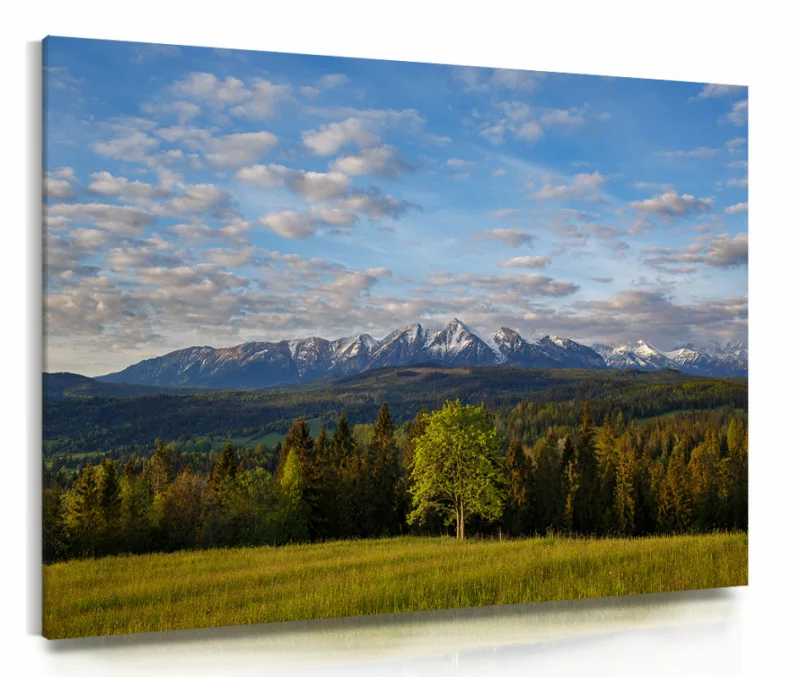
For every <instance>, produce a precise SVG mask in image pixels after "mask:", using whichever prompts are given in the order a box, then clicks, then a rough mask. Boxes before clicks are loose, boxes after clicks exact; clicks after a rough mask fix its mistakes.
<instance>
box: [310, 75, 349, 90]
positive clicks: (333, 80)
mask: <svg viewBox="0 0 800 677" xmlns="http://www.w3.org/2000/svg"><path fill="white" fill-rule="evenodd" d="M348 82H350V79H349V78H348V77H347V76H346V75H344V74H343V73H329V74H328V75H323V76H322V77H321V78H320V79H319V80H317V87H319V88H320V89H333V88H334V87H341V86H342V85H346V84H347V83H348Z"/></svg>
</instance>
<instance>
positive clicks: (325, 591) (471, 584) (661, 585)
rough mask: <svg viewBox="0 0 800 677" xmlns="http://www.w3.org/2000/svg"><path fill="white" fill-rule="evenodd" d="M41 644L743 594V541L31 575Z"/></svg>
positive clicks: (354, 545) (532, 547) (307, 558)
mask: <svg viewBox="0 0 800 677" xmlns="http://www.w3.org/2000/svg"><path fill="white" fill-rule="evenodd" d="M43 580H44V609H45V611H44V624H43V627H44V634H45V636H47V637H50V638H64V637H83V636H90V635H107V634H122V633H132V632H151V631H157V630H179V629H186V628H198V627H210V626H223V625H241V624H247V623H267V622H274V621H296V620H307V619H313V618H331V617H339V616H360V615H366V614H380V613H392V612H403V611H421V610H429V609H443V608H454V607H468V606H487V605H495V604H516V603H524V602H536V601H549V600H560V599H575V598H585V597H601V596H611V595H630V594H637V593H647V592H662V591H676V590H694V589H703V588H717V587H727V586H736V585H746V584H747V535H746V534H741V533H735V534H712V535H702V536H674V537H654V538H641V539H569V538H531V539H523V540H505V541H470V540H467V541H465V542H457V541H455V540H454V539H450V538H421V537H403V538H392V539H382V540H363V541H336V542H331V543H320V544H315V545H296V546H284V547H281V548H271V547H261V548H238V549H230V550H227V549H218V550H206V551H198V552H180V553H173V554H156V555H138V556H121V557H104V558H102V559H97V560H74V561H71V562H62V563H59V564H53V565H49V566H45V567H44V573H43Z"/></svg>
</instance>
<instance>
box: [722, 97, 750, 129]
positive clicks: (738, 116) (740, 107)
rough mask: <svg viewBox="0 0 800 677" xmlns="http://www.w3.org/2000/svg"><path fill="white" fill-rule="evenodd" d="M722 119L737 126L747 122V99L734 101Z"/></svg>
mask: <svg viewBox="0 0 800 677" xmlns="http://www.w3.org/2000/svg"><path fill="white" fill-rule="evenodd" d="M722 119H723V120H724V121H726V122H730V123H731V124H732V125H736V126H737V127H741V126H743V125H745V124H747V99H742V100H741V101H737V102H736V103H734V104H733V106H731V109H730V110H729V111H728V112H727V113H725V115H724V116H723V118H722Z"/></svg>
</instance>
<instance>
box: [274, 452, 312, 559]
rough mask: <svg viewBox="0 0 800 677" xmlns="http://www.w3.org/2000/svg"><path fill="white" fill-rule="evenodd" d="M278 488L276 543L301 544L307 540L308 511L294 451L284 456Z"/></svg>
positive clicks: (299, 466) (300, 468)
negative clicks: (279, 495)
mask: <svg viewBox="0 0 800 677" xmlns="http://www.w3.org/2000/svg"><path fill="white" fill-rule="evenodd" d="M280 487H281V497H280V502H279V506H278V510H277V511H276V512H277V515H276V516H277V524H278V542H279V543H303V542H305V541H307V540H308V514H309V509H308V505H307V504H306V502H305V500H304V498H303V469H302V467H301V465H300V458H299V454H298V453H297V451H295V450H294V449H290V450H289V452H288V454H287V455H286V462H285V463H284V466H283V474H282V476H281V480H280Z"/></svg>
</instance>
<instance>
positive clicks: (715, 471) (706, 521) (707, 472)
mask: <svg viewBox="0 0 800 677" xmlns="http://www.w3.org/2000/svg"><path fill="white" fill-rule="evenodd" d="M719 462H720V445H719V435H718V434H717V432H716V430H711V431H709V432H708V433H707V434H706V436H705V439H704V440H703V442H701V443H700V444H699V445H698V446H697V447H695V449H694V450H693V451H692V455H691V458H690V460H689V474H690V477H691V487H692V513H693V516H694V521H695V527H696V528H697V529H698V530H699V531H710V530H712V529H715V528H718V527H719V526H720V513H721V502H720V477H719V469H720V468H719Z"/></svg>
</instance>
